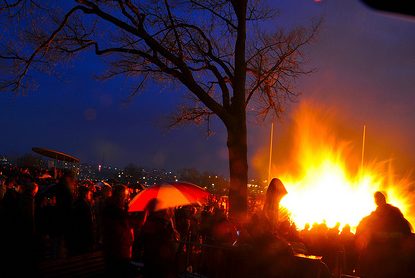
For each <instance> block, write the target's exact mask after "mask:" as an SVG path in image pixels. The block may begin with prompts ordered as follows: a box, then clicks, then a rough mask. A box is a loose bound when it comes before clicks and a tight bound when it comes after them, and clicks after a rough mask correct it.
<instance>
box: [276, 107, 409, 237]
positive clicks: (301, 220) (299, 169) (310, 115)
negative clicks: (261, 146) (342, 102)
mask: <svg viewBox="0 0 415 278" xmlns="http://www.w3.org/2000/svg"><path fill="white" fill-rule="evenodd" d="M310 107H311V106H310V104H303V105H300V108H299V110H298V111H297V113H296V114H295V121H296V122H295V126H296V128H295V132H294V134H295V136H294V150H295V151H294V154H293V157H294V158H293V160H294V162H295V163H294V164H292V165H290V167H289V170H286V171H284V172H283V174H281V170H280V171H279V174H278V175H276V176H278V177H280V178H281V180H282V181H283V182H284V184H285V186H286V188H287V190H288V195H287V196H286V197H284V199H283V200H282V202H281V206H282V207H284V208H286V209H287V210H288V212H289V214H290V218H291V220H293V221H294V222H295V223H296V225H297V227H299V228H302V227H304V226H305V224H306V223H309V224H313V223H326V224H327V225H328V226H329V227H330V226H334V225H336V223H340V225H341V226H344V225H346V224H349V225H350V226H351V227H352V230H355V228H356V226H357V225H358V223H359V222H360V220H361V219H362V218H363V217H364V216H366V215H368V214H370V212H371V211H373V210H374V209H375V204H374V201H373V194H374V192H376V191H382V192H385V193H386V194H387V198H388V202H389V203H391V204H393V205H395V206H397V207H398V208H400V209H401V211H402V212H403V213H404V214H405V215H406V216H409V220H412V219H411V217H410V215H408V214H409V212H410V211H409V210H410V203H409V200H408V199H409V198H408V192H407V190H406V188H408V183H407V180H404V179H402V180H399V181H397V180H395V179H394V176H393V174H392V171H391V165H390V163H385V162H383V163H380V162H378V163H376V162H368V161H367V162H366V163H365V164H364V167H363V169H362V167H361V165H360V161H359V158H360V157H359V154H357V155H356V152H354V154H353V155H351V153H350V149H353V148H350V144H345V143H344V142H339V141H338V140H336V138H335V136H334V135H333V134H334V132H333V130H332V129H331V127H330V126H328V123H327V119H326V116H327V115H321V114H318V113H319V112H317V111H316V110H315V109H311V108H310ZM320 112H321V111H320ZM359 143H361V142H357V144H359ZM355 150H356V148H354V151H355ZM293 165H295V166H294V167H293ZM293 168H294V169H293Z"/></svg>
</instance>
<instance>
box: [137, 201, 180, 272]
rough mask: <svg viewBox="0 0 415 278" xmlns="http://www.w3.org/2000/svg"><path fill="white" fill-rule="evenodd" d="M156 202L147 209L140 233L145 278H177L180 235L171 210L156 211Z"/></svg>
mask: <svg viewBox="0 0 415 278" xmlns="http://www.w3.org/2000/svg"><path fill="white" fill-rule="evenodd" d="M156 202H157V201H156V200H155V199H154V200H152V201H151V202H150V203H149V206H148V208H147V212H148V216H147V219H146V221H145V223H144V225H143V228H142V230H141V233H140V242H141V244H142V246H143V251H144V255H143V259H144V277H146V278H147V277H159V278H170V277H177V275H176V271H175V259H176V252H177V243H176V241H177V240H178V239H179V234H178V232H177V231H176V229H175V228H174V225H173V221H172V216H173V215H172V211H171V210H160V211H155V210H154V208H155V207H156Z"/></svg>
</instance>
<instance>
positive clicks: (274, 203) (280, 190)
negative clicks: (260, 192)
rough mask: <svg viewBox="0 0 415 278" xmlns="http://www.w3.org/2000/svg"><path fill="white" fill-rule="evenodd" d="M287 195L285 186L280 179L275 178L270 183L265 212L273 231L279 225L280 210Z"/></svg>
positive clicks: (266, 195)
mask: <svg viewBox="0 0 415 278" xmlns="http://www.w3.org/2000/svg"><path fill="white" fill-rule="evenodd" d="M286 194H287V190H286V189H285V186H284V184H283V183H282V182H281V180H280V179H277V178H273V179H272V180H271V182H270V183H269V186H268V189H267V192H266V194H265V203H264V208H263V211H264V213H265V215H266V217H267V218H268V219H269V221H270V223H271V226H272V229H274V228H275V226H276V224H278V209H279V205H280V201H281V199H282V198H283V197H284V196H285V195H286Z"/></svg>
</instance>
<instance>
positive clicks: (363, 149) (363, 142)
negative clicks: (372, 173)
mask: <svg viewBox="0 0 415 278" xmlns="http://www.w3.org/2000/svg"><path fill="white" fill-rule="evenodd" d="M365 141H366V125H363V138H362V162H361V164H360V169H361V170H363V164H364V160H365Z"/></svg>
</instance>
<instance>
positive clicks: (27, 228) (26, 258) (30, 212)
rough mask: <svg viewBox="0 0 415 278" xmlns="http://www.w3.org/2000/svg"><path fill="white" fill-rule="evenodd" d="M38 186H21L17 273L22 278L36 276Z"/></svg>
mask: <svg viewBox="0 0 415 278" xmlns="http://www.w3.org/2000/svg"><path fill="white" fill-rule="evenodd" d="M37 191H38V185H37V184H36V183H34V182H30V181H27V182H26V184H24V185H22V186H21V193H20V194H19V198H18V227H17V234H16V237H17V241H16V243H17V245H16V246H15V248H16V249H17V250H18V252H19V254H18V257H19V260H18V262H20V263H19V265H18V267H17V268H16V272H17V273H20V274H21V275H22V276H26V277H28V275H33V276H35V273H34V271H35V265H36V264H35V260H36V257H37V256H36V255H37V241H36V234H35V201H34V198H35V195H36V193H37Z"/></svg>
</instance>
